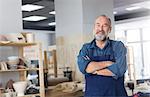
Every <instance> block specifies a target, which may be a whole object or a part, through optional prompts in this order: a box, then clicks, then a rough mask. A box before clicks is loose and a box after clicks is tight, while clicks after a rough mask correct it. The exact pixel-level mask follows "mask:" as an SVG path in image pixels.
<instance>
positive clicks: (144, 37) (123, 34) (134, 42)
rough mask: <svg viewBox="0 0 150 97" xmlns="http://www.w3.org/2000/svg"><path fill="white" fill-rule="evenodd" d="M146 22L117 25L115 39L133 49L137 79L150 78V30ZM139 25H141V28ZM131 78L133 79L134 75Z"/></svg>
mask: <svg viewBox="0 0 150 97" xmlns="http://www.w3.org/2000/svg"><path fill="white" fill-rule="evenodd" d="M146 21H147V20H145V21H144V20H141V21H134V22H128V23H121V24H117V25H115V26H116V28H117V29H116V31H115V38H116V39H117V40H121V41H122V40H123V41H122V42H124V43H125V45H126V46H129V47H132V49H133V58H134V66H135V77H136V79H147V78H150V73H149V71H150V38H149V37H150V28H149V27H147V26H144V24H145V22H146ZM138 24H141V26H139V25H138ZM132 25H134V27H132ZM142 25H143V26H142ZM120 28H121V29H120ZM132 67H133V66H132ZM127 73H128V71H127ZM126 75H127V74H126ZM131 77H132V78H133V76H132V75H131ZM127 79H128V78H127Z"/></svg>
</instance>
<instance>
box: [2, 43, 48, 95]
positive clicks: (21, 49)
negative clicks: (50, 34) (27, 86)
mask: <svg viewBox="0 0 150 97" xmlns="http://www.w3.org/2000/svg"><path fill="white" fill-rule="evenodd" d="M2 46H3V47H4V46H9V47H18V56H19V57H21V58H23V57H24V52H25V51H24V47H25V46H37V48H36V49H37V50H38V52H35V53H38V56H37V60H38V64H39V68H25V69H14V70H12V69H11V70H10V69H9V70H0V73H14V72H18V73H19V81H24V80H26V77H27V75H26V74H27V72H26V71H39V79H38V80H39V93H38V94H29V95H25V96H21V97H39V96H40V97H45V88H44V74H43V61H42V49H41V48H42V46H41V43H15V42H10V41H0V47H2Z"/></svg>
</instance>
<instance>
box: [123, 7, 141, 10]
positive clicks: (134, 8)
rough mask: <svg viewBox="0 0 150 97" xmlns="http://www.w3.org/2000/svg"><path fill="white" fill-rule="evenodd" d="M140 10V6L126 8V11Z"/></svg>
mask: <svg viewBox="0 0 150 97" xmlns="http://www.w3.org/2000/svg"><path fill="white" fill-rule="evenodd" d="M140 8H141V7H140V6H133V7H128V8H126V10H128V11H132V10H137V9H140Z"/></svg>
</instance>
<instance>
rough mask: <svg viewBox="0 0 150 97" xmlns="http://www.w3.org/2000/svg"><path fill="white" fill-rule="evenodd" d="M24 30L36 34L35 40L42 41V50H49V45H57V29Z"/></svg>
mask: <svg viewBox="0 0 150 97" xmlns="http://www.w3.org/2000/svg"><path fill="white" fill-rule="evenodd" d="M22 32H31V33H34V35H35V41H36V42H41V43H42V50H48V46H49V45H55V44H56V39H55V31H42V30H26V29H24V30H23V31H22Z"/></svg>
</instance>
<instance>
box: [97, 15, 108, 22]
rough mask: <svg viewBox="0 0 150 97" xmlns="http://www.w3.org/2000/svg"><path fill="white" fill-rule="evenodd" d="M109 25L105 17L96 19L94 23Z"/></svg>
mask: <svg viewBox="0 0 150 97" xmlns="http://www.w3.org/2000/svg"><path fill="white" fill-rule="evenodd" d="M102 22H103V23H104V22H105V23H108V24H109V23H110V22H109V19H108V18H107V17H105V16H100V17H98V18H97V19H96V21H95V24H99V23H102Z"/></svg>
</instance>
